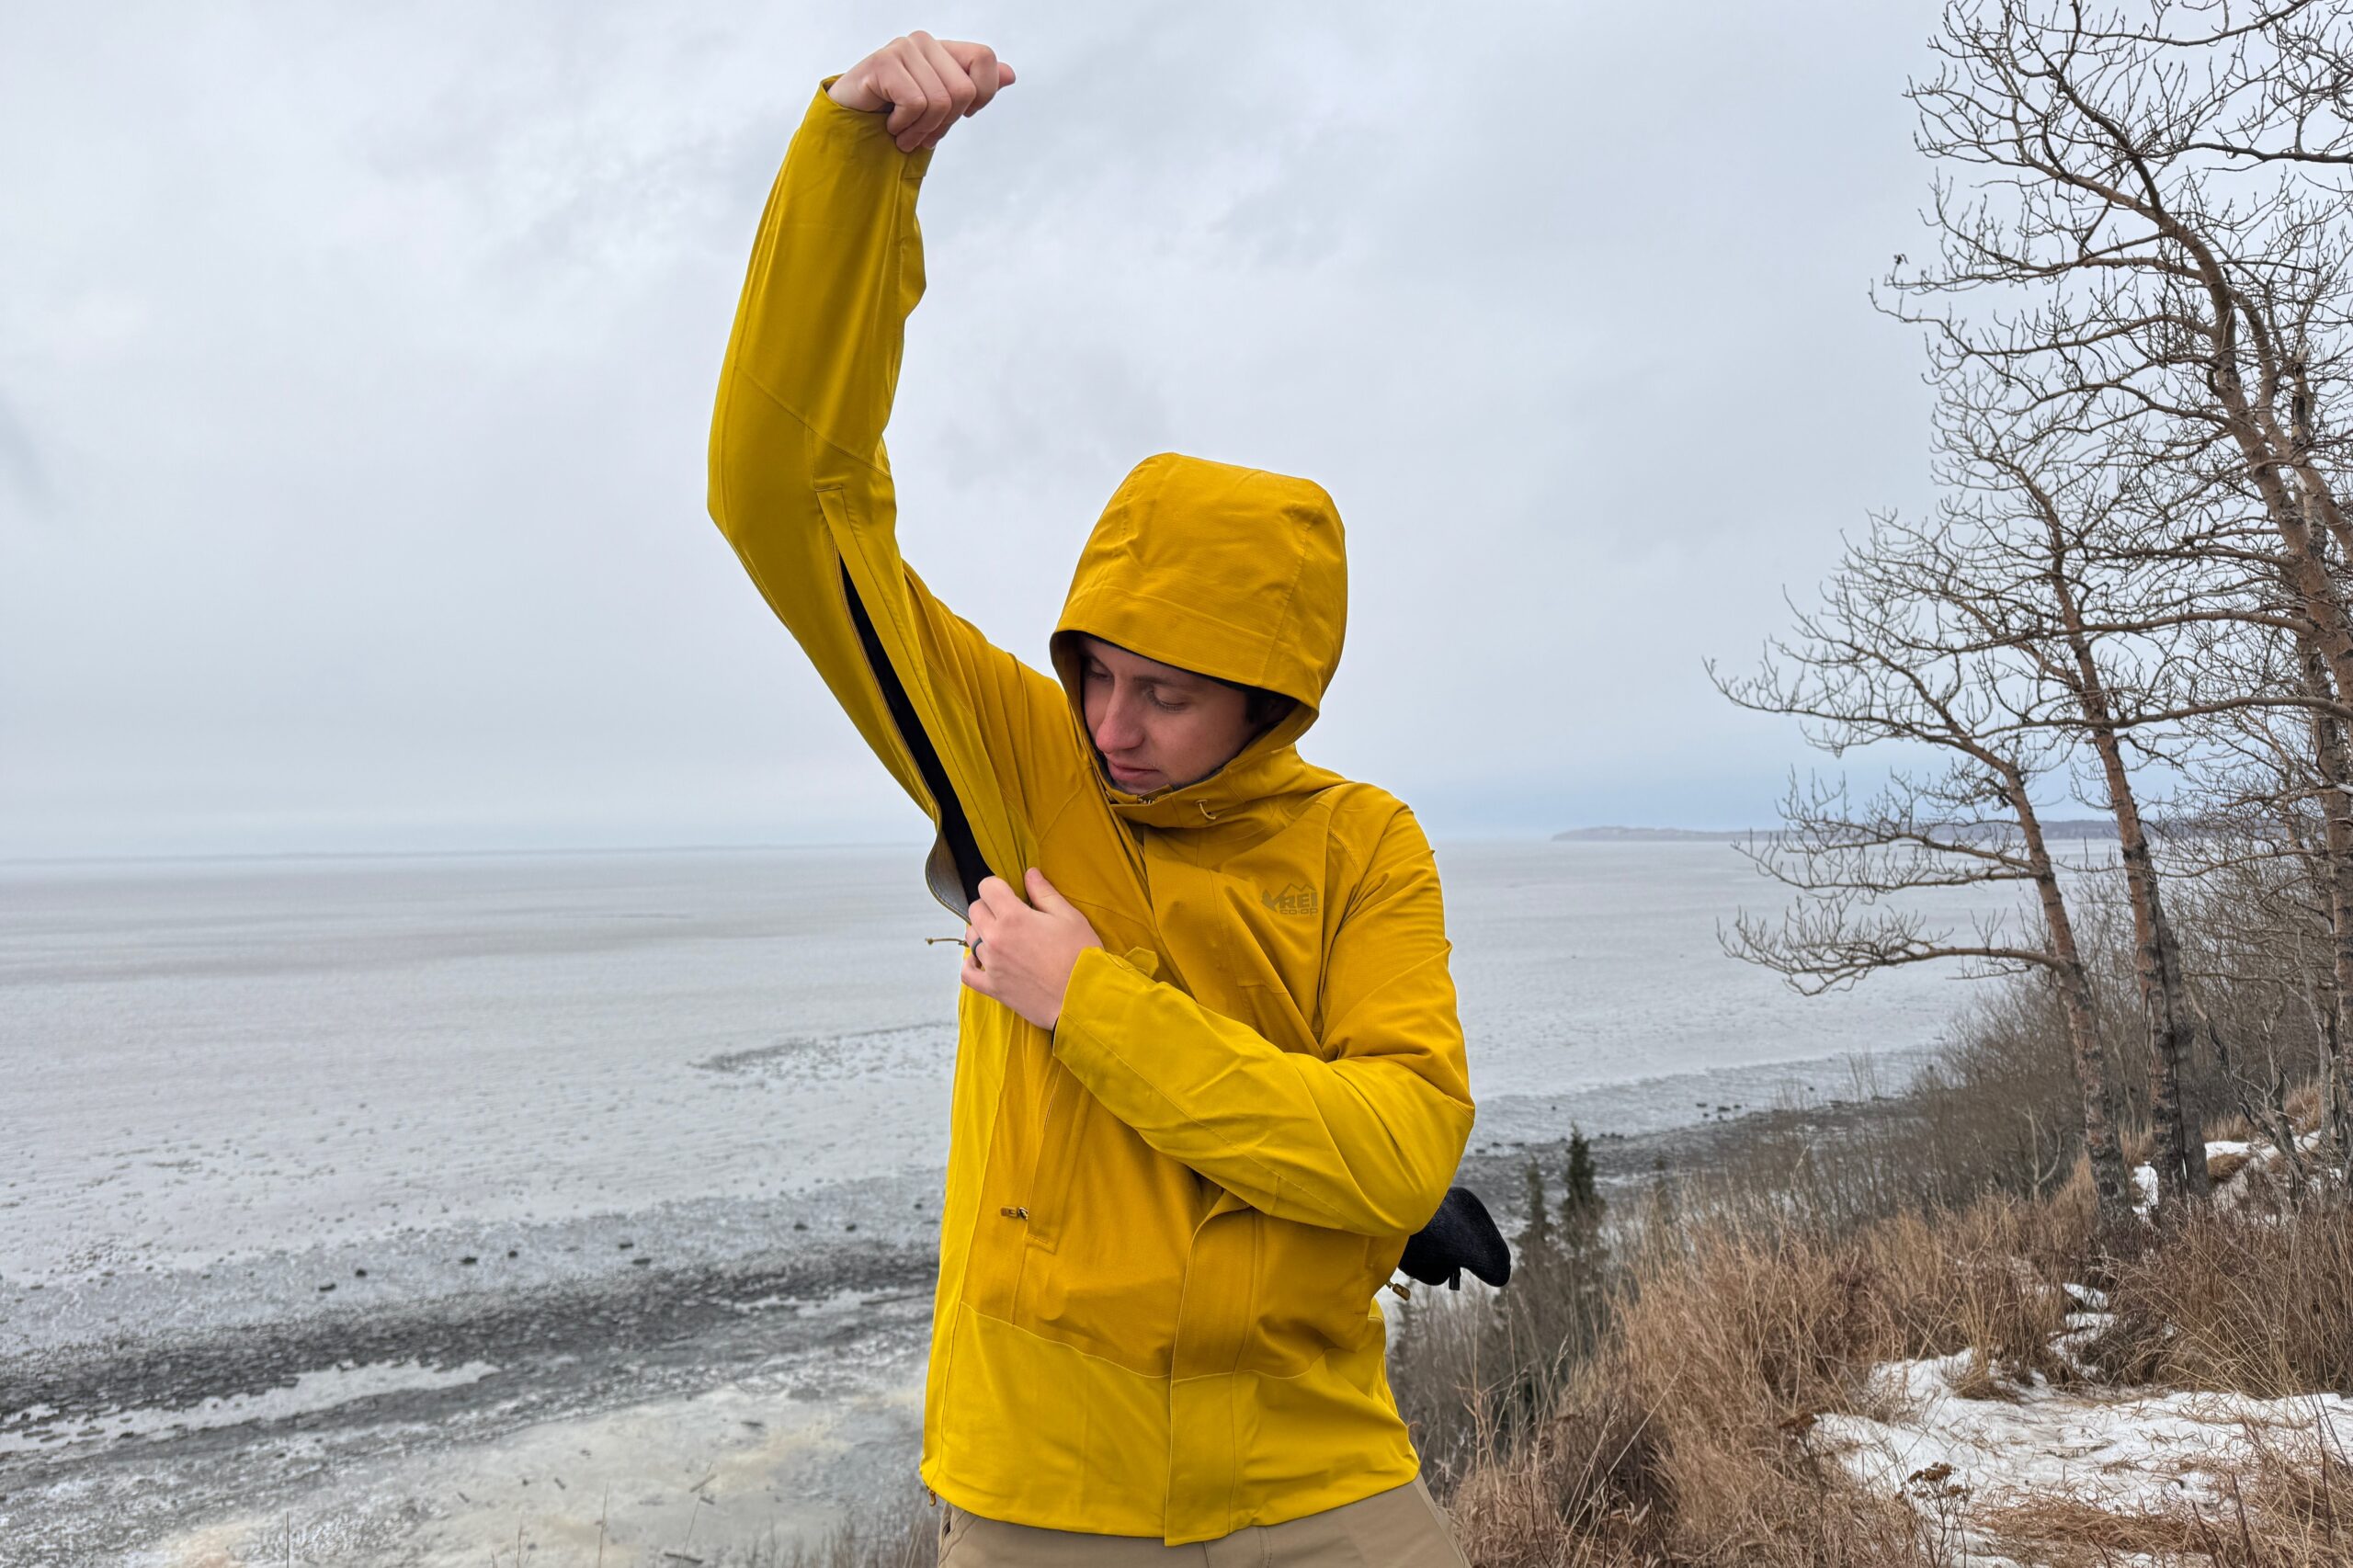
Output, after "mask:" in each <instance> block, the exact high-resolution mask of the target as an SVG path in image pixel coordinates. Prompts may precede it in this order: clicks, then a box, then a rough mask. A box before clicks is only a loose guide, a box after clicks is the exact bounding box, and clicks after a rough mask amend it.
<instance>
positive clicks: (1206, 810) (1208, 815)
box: [1193, 801, 1217, 822]
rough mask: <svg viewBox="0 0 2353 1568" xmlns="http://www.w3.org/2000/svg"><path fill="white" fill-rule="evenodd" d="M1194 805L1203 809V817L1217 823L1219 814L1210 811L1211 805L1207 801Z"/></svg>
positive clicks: (1195, 802)
mask: <svg viewBox="0 0 2353 1568" xmlns="http://www.w3.org/2000/svg"><path fill="white" fill-rule="evenodd" d="M1193 804H1195V805H1197V806H1199V807H1200V808H1201V815H1202V816H1204V817H1206V818H1208V819H1209V820H1210V821H1211V822H1215V821H1217V813H1216V812H1213V811H1211V810H1210V803H1209V802H1208V801H1194V802H1193Z"/></svg>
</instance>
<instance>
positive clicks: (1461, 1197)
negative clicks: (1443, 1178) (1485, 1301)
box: [1397, 1187, 1511, 1290]
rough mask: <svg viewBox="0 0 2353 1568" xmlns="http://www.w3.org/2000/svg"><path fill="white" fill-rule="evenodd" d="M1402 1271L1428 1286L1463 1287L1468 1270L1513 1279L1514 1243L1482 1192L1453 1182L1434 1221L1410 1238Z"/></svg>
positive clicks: (1493, 1281)
mask: <svg viewBox="0 0 2353 1568" xmlns="http://www.w3.org/2000/svg"><path fill="white" fill-rule="evenodd" d="M1397 1268H1398V1272H1400V1273H1402V1274H1404V1275H1405V1276H1406V1277H1407V1278H1413V1279H1418V1280H1420V1281H1421V1282H1422V1283H1423V1284H1425V1285H1438V1284H1443V1285H1444V1286H1445V1287H1446V1288H1447V1289H1448V1290H1461V1289H1462V1271H1463V1270H1464V1269H1466V1268H1467V1269H1469V1270H1470V1271H1471V1272H1472V1273H1473V1274H1475V1275H1477V1276H1478V1277H1479V1278H1482V1279H1483V1280H1485V1281H1486V1282H1487V1283H1488V1284H1490V1285H1501V1284H1503V1283H1504V1282H1505V1281H1506V1280H1507V1279H1509V1278H1511V1248H1509V1247H1507V1246H1506V1245H1505V1244H1504V1234H1503V1233H1502V1232H1501V1231H1498V1230H1496V1229H1495V1220H1494V1218H1493V1217H1492V1216H1490V1215H1489V1214H1488V1212H1487V1206H1486V1205H1485V1204H1483V1203H1482V1202H1480V1201H1479V1195H1478V1194H1477V1193H1475V1192H1473V1191H1472V1190H1471V1189H1470V1188H1469V1187H1449V1188H1447V1191H1446V1201H1445V1202H1443V1203H1441V1204H1439V1205H1438V1212H1437V1213H1435V1214H1433V1215H1431V1216H1430V1222H1429V1223H1428V1224H1427V1225H1424V1226H1423V1227H1422V1228H1421V1229H1420V1230H1418V1231H1416V1232H1415V1233H1413V1235H1412V1236H1410V1237H1409V1238H1407V1240H1406V1242H1405V1256H1404V1257H1401V1258H1399V1259H1398V1260H1397Z"/></svg>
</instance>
